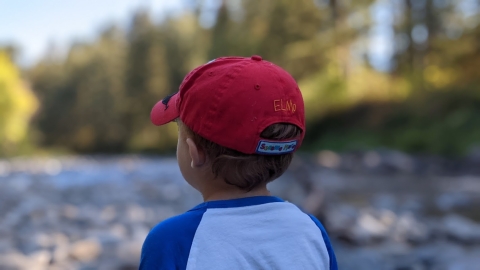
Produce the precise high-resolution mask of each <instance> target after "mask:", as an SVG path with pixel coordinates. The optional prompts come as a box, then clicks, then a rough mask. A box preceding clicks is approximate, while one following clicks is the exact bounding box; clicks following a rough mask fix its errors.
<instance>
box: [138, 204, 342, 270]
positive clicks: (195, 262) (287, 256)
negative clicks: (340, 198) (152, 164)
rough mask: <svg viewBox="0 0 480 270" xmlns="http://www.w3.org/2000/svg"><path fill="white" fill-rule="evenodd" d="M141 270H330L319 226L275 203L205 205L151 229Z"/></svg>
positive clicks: (331, 260)
mask: <svg viewBox="0 0 480 270" xmlns="http://www.w3.org/2000/svg"><path fill="white" fill-rule="evenodd" d="M140 269H141V270H173V269H175V270H204V269H209V270H217V269H218V270H220V269H275V270H283V269H288V270H291V269H298V270H302V269H305V270H310V269H312V270H323V269H331V270H336V269H338V267H337V262H336V258H335V254H334V252H333V249H332V246H331V244H330V240H329V238H328V236H327V233H326V231H325V229H324V227H323V226H322V224H321V223H320V222H319V221H318V220H317V219H316V218H315V217H313V216H311V215H308V214H305V213H304V212H302V211H301V210H300V209H299V208H298V207H296V206H295V205H293V204H291V203H289V202H285V201H283V200H282V199H280V198H278V197H273V196H258V197H249V198H241V199H234V200H224V201H210V202H205V203H202V204H199V205H197V206H196V207H194V208H193V209H191V210H190V211H188V212H186V213H184V214H182V215H179V216H175V217H172V218H169V219H167V220H165V221H163V222H161V223H159V224H158V225H157V226H155V227H154V228H153V229H152V230H151V231H150V233H149V234H148V236H147V238H146V239H145V242H144V244H143V248H142V254H141V261H140Z"/></svg>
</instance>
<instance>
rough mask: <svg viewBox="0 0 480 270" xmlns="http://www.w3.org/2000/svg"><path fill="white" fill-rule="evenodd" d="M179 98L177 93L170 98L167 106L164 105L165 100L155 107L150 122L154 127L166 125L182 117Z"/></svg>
mask: <svg viewBox="0 0 480 270" xmlns="http://www.w3.org/2000/svg"><path fill="white" fill-rule="evenodd" d="M178 98H179V95H178V93H176V94H174V95H173V96H171V97H170V99H169V100H168V102H166V104H165V103H164V100H165V99H163V100H160V101H159V102H157V104H155V106H153V109H152V112H151V113H150V120H151V121H152V123H153V124H154V125H156V126H161V125H165V124H167V123H169V122H172V121H173V120H175V119H176V118H178V117H179V116H180V112H179V110H178V106H177V103H178V102H177V101H178Z"/></svg>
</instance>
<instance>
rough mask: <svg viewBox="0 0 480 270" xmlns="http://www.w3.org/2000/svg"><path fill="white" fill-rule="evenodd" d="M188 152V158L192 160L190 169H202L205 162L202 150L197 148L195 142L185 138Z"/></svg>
mask: <svg viewBox="0 0 480 270" xmlns="http://www.w3.org/2000/svg"><path fill="white" fill-rule="evenodd" d="M187 145H188V151H189V153H190V158H191V159H192V164H191V166H192V168H193V169H195V168H199V167H202V166H203V165H204V164H205V162H206V156H205V152H204V151H203V149H201V148H199V147H197V145H196V144H195V142H194V141H193V140H192V139H191V138H187Z"/></svg>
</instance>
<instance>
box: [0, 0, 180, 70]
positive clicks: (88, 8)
mask: <svg viewBox="0 0 480 270" xmlns="http://www.w3.org/2000/svg"><path fill="white" fill-rule="evenodd" d="M139 8H148V9H149V10H150V12H151V13H152V14H154V15H155V17H157V18H161V17H162V16H163V17H164V16H165V14H170V13H172V12H173V13H174V12H179V11H180V10H181V9H182V1H178V0H74V1H72V0H0V46H2V45H11V44H13V45H16V46H18V47H19V48H20V58H19V59H18V60H19V63H20V64H21V65H30V64H33V63H34V62H35V61H36V60H38V59H39V58H40V57H41V55H42V54H43V53H44V52H45V51H46V50H47V48H48V46H49V45H50V44H52V43H54V44H56V46H60V47H65V48H66V47H68V45H69V44H70V43H71V42H72V41H74V40H78V39H82V40H84V39H93V38H94V37H95V35H96V34H97V33H98V32H99V30H100V29H102V27H105V26H107V25H108V24H111V23H113V22H115V23H119V24H125V23H127V22H128V19H129V18H130V17H131V14H132V13H133V12H134V11H135V10H137V9H139Z"/></svg>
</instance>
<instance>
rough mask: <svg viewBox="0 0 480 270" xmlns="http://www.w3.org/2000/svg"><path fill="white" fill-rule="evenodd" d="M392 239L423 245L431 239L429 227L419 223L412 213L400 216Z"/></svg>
mask: <svg viewBox="0 0 480 270" xmlns="http://www.w3.org/2000/svg"><path fill="white" fill-rule="evenodd" d="M392 237H393V239H394V240H396V241H399V242H413V243H417V244H418V243H423V242H426V241H427V240H428V238H429V237H430V231H429V230H428V227H427V226H426V225H425V224H423V223H421V222H419V221H418V220H417V219H416V218H415V217H414V216H413V214H411V213H404V214H402V215H400V216H398V218H397V220H396V223H395V226H394V228H393V232H392Z"/></svg>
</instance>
